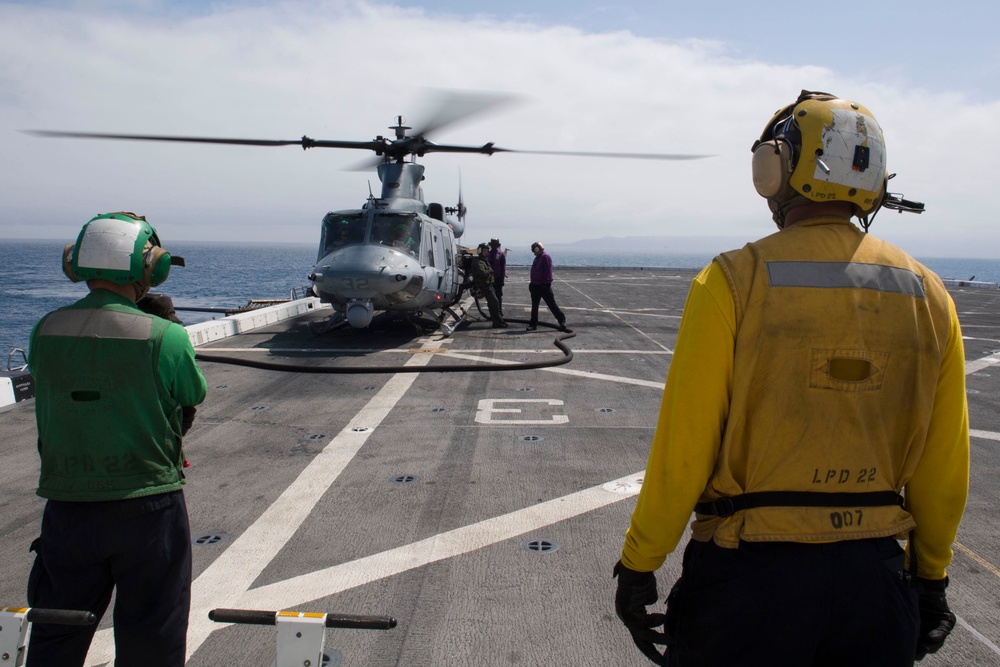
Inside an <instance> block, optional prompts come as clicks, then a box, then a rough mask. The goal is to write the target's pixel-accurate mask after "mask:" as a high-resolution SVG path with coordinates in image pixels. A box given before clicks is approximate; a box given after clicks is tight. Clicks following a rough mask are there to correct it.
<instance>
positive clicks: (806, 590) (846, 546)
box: [667, 537, 920, 667]
mask: <svg viewBox="0 0 1000 667" xmlns="http://www.w3.org/2000/svg"><path fill="white" fill-rule="evenodd" d="M902 569H903V552H902V549H900V547H899V545H898V544H897V543H896V541H895V540H894V539H892V538H888V537H886V538H879V539H869V540H850V541H844V542H832V543H829V544H797V543H790V542H754V543H748V542H741V543H740V546H739V549H724V548H722V547H719V546H717V545H716V544H715V543H714V542H697V541H695V540H691V542H690V543H689V544H688V546H687V548H686V549H685V551H684V567H683V572H682V575H681V580H680V584H679V586H677V587H675V591H674V592H673V593H672V595H671V599H670V602H669V611H668V626H669V629H670V630H671V631H672V634H673V635H674V637H675V641H674V643H673V645H671V646H670V648H669V650H668V655H669V659H668V663H667V664H669V665H673V666H675V667H677V666H683V667H694V666H711V667H718V666H720V665H726V666H727V667H735V666H737V665H747V666H758V665H796V666H798V667H806V666H812V667H821V666H823V667H825V666H829V667H841V666H843V665H851V666H852V667H854V666H857V665H871V666H872V667H876V666H877V667H895V666H900V667H901V666H903V665H907V666H909V665H912V664H913V660H914V653H915V650H916V643H917V633H918V631H919V628H920V619H919V614H918V610H917V595H916V593H915V592H914V590H913V588H912V587H911V586H910V585H909V583H907V582H905V581H903V579H902V577H901V576H900V575H901V571H902Z"/></svg>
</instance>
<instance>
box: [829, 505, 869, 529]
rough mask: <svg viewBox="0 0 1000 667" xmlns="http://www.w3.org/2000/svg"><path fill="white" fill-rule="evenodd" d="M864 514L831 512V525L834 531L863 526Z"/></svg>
mask: <svg viewBox="0 0 1000 667" xmlns="http://www.w3.org/2000/svg"><path fill="white" fill-rule="evenodd" d="M863 516H864V512H862V511H861V510H843V511H835V512H830V523H831V524H833V527H834V529H836V530H840V529H841V528H850V527H851V526H855V525H857V526H861V518H862V517H863Z"/></svg>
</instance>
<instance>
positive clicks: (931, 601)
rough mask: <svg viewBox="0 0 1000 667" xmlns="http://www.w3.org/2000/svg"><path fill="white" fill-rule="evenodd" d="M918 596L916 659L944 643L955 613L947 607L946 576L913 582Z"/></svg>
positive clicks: (953, 622) (917, 579) (932, 651)
mask: <svg viewBox="0 0 1000 667" xmlns="http://www.w3.org/2000/svg"><path fill="white" fill-rule="evenodd" d="M913 586H914V588H916V589H917V595H919V596H920V635H919V636H918V637H917V660H922V659H923V658H924V656H926V655H927V654H928V653H936V652H937V650H938V649H939V648H941V646H942V645H943V644H944V640H945V639H947V637H948V634H949V633H950V632H951V631H952V628H954V627H955V620H956V619H955V614H953V613H952V611H951V609H949V608H948V598H947V597H946V596H945V594H944V589H945V588H947V586H948V577H945V578H944V579H938V580H936V581H935V580H933V579H921V578H920V577H917V578H916V579H915V580H914V582H913Z"/></svg>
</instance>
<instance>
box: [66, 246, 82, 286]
mask: <svg viewBox="0 0 1000 667" xmlns="http://www.w3.org/2000/svg"><path fill="white" fill-rule="evenodd" d="M75 247H76V244H75V243H70V244H69V245H67V246H66V247H65V248H63V260H62V266H63V273H65V274H66V277H67V278H69V279H70V280H72V281H73V282H75V283H78V282H81V281H82V280H83V279H82V278H80V276H78V275H76V273H75V272H74V271H73V248H75Z"/></svg>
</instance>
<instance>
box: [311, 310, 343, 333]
mask: <svg viewBox="0 0 1000 667" xmlns="http://www.w3.org/2000/svg"><path fill="white" fill-rule="evenodd" d="M346 325H347V318H346V317H345V316H344V313H343V312H339V311H338V312H334V314H333V315H331V316H330V317H328V318H326V319H325V320H323V321H322V322H310V323H309V332H310V333H311V334H312V335H314V336H323V335H326V334H328V333H330V332H331V331H334V330H335V329H339V328H341V327H343V326H346Z"/></svg>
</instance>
